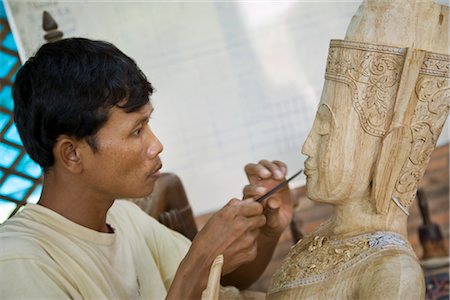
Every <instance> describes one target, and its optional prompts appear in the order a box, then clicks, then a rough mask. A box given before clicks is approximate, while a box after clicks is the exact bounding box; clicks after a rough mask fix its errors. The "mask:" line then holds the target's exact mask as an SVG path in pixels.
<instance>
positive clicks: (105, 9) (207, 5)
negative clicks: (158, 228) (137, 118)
mask: <svg viewBox="0 0 450 300" xmlns="http://www.w3.org/2000/svg"><path fill="white" fill-rule="evenodd" d="M359 2H360V1H353V2H348V1H340V2H318V1H316V2H301V1H299V2H231V3H225V2H215V3H214V2H182V3H175V2H138V3H136V2H135V3H131V2H98V1H97V2H87V1H83V2H66V1H52V2H50V3H47V2H27V1H9V2H8V3H9V8H10V13H11V14H12V16H13V18H14V21H15V25H16V29H17V33H18V34H19V36H20V40H21V45H22V48H23V55H24V56H25V57H29V56H30V55H32V53H33V52H34V51H35V50H36V49H37V47H38V46H39V45H40V44H42V43H43V39H42V36H43V31H42V29H41V18H42V11H43V10H47V11H49V12H50V13H51V14H52V16H53V17H54V18H55V19H56V21H57V22H58V24H59V29H60V30H62V31H63V32H64V33H65V36H66V37H71V36H81V37H89V38H93V39H101V40H107V41H110V42H112V43H114V44H116V45H117V46H118V47H119V48H120V49H122V50H123V51H124V52H125V53H127V54H128V55H129V56H131V57H133V58H134V59H135V60H136V61H137V63H138V65H139V66H140V67H141V68H142V69H143V71H144V73H145V74H146V75H147V76H148V78H149V80H150V81H151V82H152V83H153V85H154V86H155V87H156V90H157V91H156V93H155V94H154V96H153V104H154V106H155V108H156V110H155V113H154V116H153V119H152V120H151V121H150V124H151V127H152V128H153V129H154V131H155V132H156V134H157V135H158V136H159V138H160V139H161V141H162V142H163V144H164V146H165V149H164V152H163V154H162V159H163V162H164V168H163V170H164V171H168V172H174V173H176V174H178V175H179V176H180V177H181V179H182V181H183V183H184V185H185V188H186V190H187V193H188V197H189V200H190V202H191V204H192V207H193V210H194V213H195V214H196V215H198V214H202V213H205V212H208V211H212V210H216V209H218V208H220V207H221V206H222V205H224V204H225V203H226V202H227V201H228V200H229V199H230V198H232V197H240V196H241V189H242V187H243V186H244V185H245V184H246V178H245V175H244V171H243V166H244V165H245V164H246V163H248V162H256V161H258V160H260V159H262V158H268V159H280V160H283V161H285V162H286V163H287V164H288V166H289V168H290V172H289V175H290V174H293V173H295V172H296V171H298V170H299V169H301V168H303V161H304V156H302V155H301V154H300V148H301V146H302V144H303V142H304V140H305V139H306V136H307V133H308V132H309V130H310V127H311V125H312V121H313V118H314V114H315V110H316V105H317V103H318V101H319V98H320V93H321V89H322V85H323V80H324V79H323V76H324V70H325V62H326V57H327V51H328V43H329V40H330V39H331V38H343V37H344V35H345V30H346V28H347V25H348V23H349V22H350V19H351V16H352V15H353V13H354V12H355V11H356V9H357V7H358V5H359ZM443 135H445V134H443ZM447 140H448V138H447ZM302 180H304V177H302V178H300V179H299V180H298V181H297V184H299V183H301V182H302ZM294 185H295V183H294Z"/></svg>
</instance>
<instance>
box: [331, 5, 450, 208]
mask: <svg viewBox="0 0 450 300" xmlns="http://www.w3.org/2000/svg"><path fill="white" fill-rule="evenodd" d="M449 17H450V16H449V7H446V6H442V5H437V4H434V3H432V2H431V1H425V2H419V1H417V2H416V1H391V2H385V1H365V2H364V3H363V4H362V5H361V6H360V8H359V10H358V12H357V14H356V15H355V16H354V17H353V19H352V22H351V23H350V26H349V29H348V31H347V36H346V39H345V40H332V41H331V43H330V48H329V54H328V61H327V67H326V74H325V78H326V79H327V80H333V81H338V82H342V83H345V84H346V85H348V86H349V87H350V90H351V95H352V103H353V108H354V109H355V111H356V112H357V113H358V116H359V119H360V124H361V126H362V127H363V129H364V131H365V132H366V133H367V134H369V135H372V136H375V137H380V138H381V139H382V141H383V145H382V149H381V152H380V154H379V157H378V161H377V165H376V168H375V175H374V181H373V198H374V199H375V201H376V203H375V206H376V209H377V212H378V213H382V214H386V213H387V212H388V210H389V207H390V205H391V204H392V203H394V202H395V203H396V204H397V205H398V206H399V207H400V208H401V209H402V210H403V211H404V212H405V213H407V210H408V208H409V206H410V205H411V204H412V201H413V200H414V198H415V194H416V191H417V187H418V183H419V181H420V179H421V178H422V177H423V174H424V172H425V169H426V166H427V164H428V162H429V159H430V156H431V152H432V151H433V149H434V148H435V146H436V142H437V140H438V137H439V135H440V133H441V131H442V128H443V126H444V123H445V121H446V119H447V116H448V113H449V108H450V56H449V55H448V54H449V47H450V40H449V39H450V36H449ZM438 52H441V53H438ZM362 151H364V149H362ZM391 200H393V201H391Z"/></svg>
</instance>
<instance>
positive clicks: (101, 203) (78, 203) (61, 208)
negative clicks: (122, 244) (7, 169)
mask: <svg viewBox="0 0 450 300" xmlns="http://www.w3.org/2000/svg"><path fill="white" fill-rule="evenodd" d="M113 203H114V199H109V198H106V197H101V196H100V195H98V194H95V193H94V192H92V191H89V190H87V189H86V188H85V187H82V186H80V185H79V184H77V182H74V181H73V180H64V179H62V178H61V177H59V178H56V176H52V175H51V174H48V175H44V184H43V188H42V194H41V198H40V199H39V202H38V204H39V205H42V206H44V207H46V208H48V209H51V210H53V211H55V212H56V213H58V214H60V215H61V216H63V217H65V218H67V219H69V220H71V221H72V222H74V223H77V224H79V225H81V226H84V227H87V228H90V229H92V230H95V231H99V232H111V228H110V226H108V224H107V223H106V214H107V212H108V210H109V208H110V207H111V206H112V204H113Z"/></svg>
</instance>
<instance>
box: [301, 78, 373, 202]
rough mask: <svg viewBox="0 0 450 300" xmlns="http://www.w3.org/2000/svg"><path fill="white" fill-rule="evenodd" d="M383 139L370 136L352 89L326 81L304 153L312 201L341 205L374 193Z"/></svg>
mask: <svg viewBox="0 0 450 300" xmlns="http://www.w3.org/2000/svg"><path fill="white" fill-rule="evenodd" d="M380 141H381V139H380V138H377V137H374V136H371V135H369V134H367V133H366V132H365V131H364V130H363V128H362V127H361V125H360V121H359V117H358V114H357V113H356V111H355V110H354V108H353V106H352V99H351V94H350V89H349V88H348V87H347V86H346V85H344V84H342V83H337V82H331V81H326V82H325V86H324V91H323V94H322V99H321V103H320V105H319V109H318V111H317V115H316V118H315V120H314V123H313V127H312V129H311V131H310V134H309V136H308V138H307V139H306V141H305V143H304V145H303V148H302V153H303V154H305V155H307V156H308V158H307V160H306V161H305V175H306V177H307V195H308V197H309V198H310V199H312V200H316V201H321V202H331V203H334V204H337V203H339V201H341V200H345V199H348V198H356V197H361V196H363V195H365V194H367V193H369V192H370V188H371V179H372V173H373V168H374V164H375V161H376V158H377V156H378V152H379V150H380Z"/></svg>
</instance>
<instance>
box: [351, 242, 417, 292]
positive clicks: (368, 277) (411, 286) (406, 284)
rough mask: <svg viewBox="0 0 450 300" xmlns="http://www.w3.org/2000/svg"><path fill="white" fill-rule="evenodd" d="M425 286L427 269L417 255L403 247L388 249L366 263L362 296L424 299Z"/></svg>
mask: <svg viewBox="0 0 450 300" xmlns="http://www.w3.org/2000/svg"><path fill="white" fill-rule="evenodd" d="M380 254H381V253H380ZM424 286H425V282H424V274H423V270H422V268H421V266H420V264H419V262H418V260H417V258H416V257H415V256H413V255H411V254H410V253H408V252H406V251H402V250H399V249H386V250H385V251H383V252H382V255H376V256H374V257H373V258H372V260H371V262H370V264H367V265H366V266H365V272H362V273H361V278H360V283H359V287H358V298H360V299H424V298H425V289H424Z"/></svg>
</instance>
